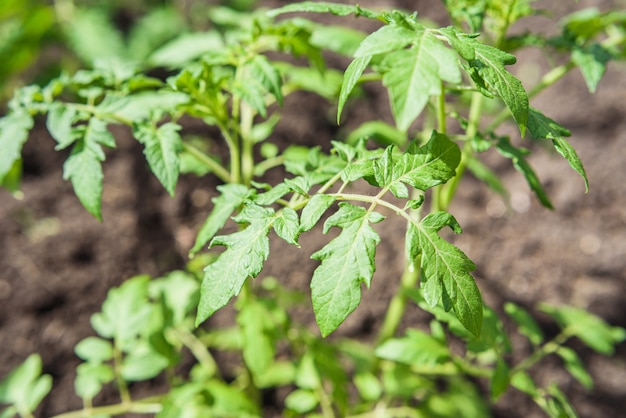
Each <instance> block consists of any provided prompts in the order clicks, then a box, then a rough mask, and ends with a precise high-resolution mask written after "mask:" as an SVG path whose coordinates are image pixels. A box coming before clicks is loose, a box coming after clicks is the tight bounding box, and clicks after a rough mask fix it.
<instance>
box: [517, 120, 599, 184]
mask: <svg viewBox="0 0 626 418" xmlns="http://www.w3.org/2000/svg"><path fill="white" fill-rule="evenodd" d="M528 130H529V131H530V134H531V135H532V136H533V137H534V138H538V139H539V138H546V139H551V140H552V143H553V144H554V148H555V149H556V150H557V152H558V153H559V154H561V155H562V156H563V158H565V159H566V160H567V162H568V163H569V165H570V166H571V167H572V168H573V169H574V170H575V171H576V172H577V173H578V174H580V176H581V177H582V178H583V180H584V182H585V190H586V191H589V180H588V179H587V173H586V172H585V167H584V166H583V163H582V161H581V160H580V157H578V153H576V150H575V149H574V147H572V146H571V145H570V143H569V142H568V141H566V140H565V138H564V137H568V136H570V135H571V133H570V131H569V130H568V129H566V128H564V127H563V126H561V125H559V124H558V123H556V122H555V121H553V120H552V119H550V118H549V117H547V116H545V115H544V114H543V113H541V112H540V111H539V110H537V109H535V108H531V109H530V113H529V114H528Z"/></svg>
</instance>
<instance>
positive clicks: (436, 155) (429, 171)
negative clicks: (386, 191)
mask: <svg viewBox="0 0 626 418" xmlns="http://www.w3.org/2000/svg"><path fill="white" fill-rule="evenodd" d="M460 161H461V150H460V149H459V146H458V145H457V144H456V143H454V142H452V141H451V140H450V139H448V137H447V136H446V135H443V134H440V133H438V132H436V131H433V133H432V135H431V137H430V140H429V141H428V142H427V143H426V144H425V145H424V146H422V147H419V148H414V149H412V150H410V151H409V152H406V153H404V154H402V156H401V157H400V159H399V160H398V161H392V162H391V164H392V166H393V167H392V168H391V170H392V175H391V178H390V180H391V181H390V183H388V184H385V185H384V187H387V186H388V187H389V188H390V190H391V191H392V192H393V193H394V195H395V196H396V197H404V198H406V197H408V195H405V194H404V193H399V190H401V189H399V188H398V185H399V184H400V183H406V184H409V185H411V186H413V187H415V188H417V189H420V190H427V189H429V188H431V187H434V186H436V185H438V184H442V183H445V182H446V181H448V180H449V179H451V178H452V177H454V176H455V174H456V171H455V169H456V167H457V166H458V165H459V163H460ZM375 171H376V166H375Z"/></svg>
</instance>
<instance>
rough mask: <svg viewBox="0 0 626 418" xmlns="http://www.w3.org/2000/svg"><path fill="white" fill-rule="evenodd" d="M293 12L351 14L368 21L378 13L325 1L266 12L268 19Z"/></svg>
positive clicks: (293, 4) (296, 4)
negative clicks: (365, 18)
mask: <svg viewBox="0 0 626 418" xmlns="http://www.w3.org/2000/svg"><path fill="white" fill-rule="evenodd" d="M293 12H308V13H330V14H333V15H337V16H348V15H351V14H353V15H355V16H356V17H359V16H364V17H367V18H370V19H376V18H378V13H376V12H375V11H373V10H370V9H365V8H363V7H360V6H359V5H356V6H353V5H348V4H338V3H330V2H325V1H319V2H318V1H303V2H301V3H292V4H288V5H287V6H283V7H280V8H278V9H272V10H270V11H269V12H267V14H268V16H270V17H276V16H278V15H281V14H284V13H293Z"/></svg>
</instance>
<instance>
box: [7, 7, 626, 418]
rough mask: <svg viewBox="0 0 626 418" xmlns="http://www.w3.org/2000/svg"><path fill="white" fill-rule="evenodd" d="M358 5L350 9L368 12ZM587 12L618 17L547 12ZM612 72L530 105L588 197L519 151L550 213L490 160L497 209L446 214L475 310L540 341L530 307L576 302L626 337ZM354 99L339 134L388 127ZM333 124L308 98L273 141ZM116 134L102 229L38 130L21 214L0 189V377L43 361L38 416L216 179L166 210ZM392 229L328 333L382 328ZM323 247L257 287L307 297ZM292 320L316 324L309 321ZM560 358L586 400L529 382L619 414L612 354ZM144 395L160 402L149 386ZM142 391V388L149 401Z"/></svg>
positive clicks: (575, 81)
mask: <svg viewBox="0 0 626 418" xmlns="http://www.w3.org/2000/svg"><path fill="white" fill-rule="evenodd" d="M275 3H276V2H274V4H275ZM367 3H368V2H365V1H364V2H361V4H362V5H364V6H365V5H367ZM390 3H393V4H394V6H395V7H413V8H417V9H418V10H420V11H422V15H423V16H427V17H430V16H432V17H433V18H434V19H435V20H437V19H438V18H441V16H442V15H441V13H440V11H438V10H434V11H432V9H429V8H428V7H420V6H421V5H424V6H427V5H428V4H432V2H426V1H418V2H417V7H415V6H414V4H415V2H409V1H397V2H390ZM542 3H546V4H547V5H548V6H550V5H551V2H542ZM565 3H567V6H565ZM589 4H600V5H601V6H605V7H606V6H615V2H608V1H605V2H603V1H595V2H591V1H588V2H584V1H581V2H580V3H579V4H578V5H576V6H574V3H573V2H558V4H557V5H552V9H568V8H573V7H583V6H587V5H589ZM559 11H562V10H559ZM538 24H539V25H541V22H540V23H538ZM543 24H545V22H544V23H543ZM540 55H541V54H536V53H535V52H533V51H528V52H524V53H523V54H522V56H521V57H520V62H524V59H525V58H527V59H530V60H531V61H530V62H533V63H534V64H533V65H535V64H536V65H539V66H542V65H544V64H545V60H544V59H543V58H541V57H540ZM526 62H528V61H526ZM517 67H519V68H516V71H517V73H518V74H519V76H520V78H522V80H523V81H524V83H525V84H526V85H527V86H528V85H532V83H533V82H534V81H535V80H534V79H533V75H532V72H533V71H532V70H533V67H531V66H527V67H524V66H519V65H518V66H517ZM624 70H626V68H624V66H623V65H617V64H612V65H611V66H610V67H609V71H608V74H607V76H606V78H605V79H604V80H603V81H602V82H601V84H600V86H599V88H598V92H597V93H596V94H595V95H593V96H592V95H590V94H589V93H588V92H587V91H586V89H585V86H584V82H583V80H582V77H581V76H580V74H578V73H576V72H572V73H571V74H569V75H568V76H567V77H566V78H565V79H563V80H562V81H560V82H559V83H558V85H557V86H556V87H555V88H554V89H552V90H550V91H549V92H548V93H546V94H543V95H541V96H539V97H537V98H535V99H534V100H533V102H532V104H533V106H535V107H537V108H539V109H542V110H543V111H544V112H545V113H546V114H548V115H549V116H550V117H552V118H553V119H555V120H557V121H558V122H559V123H561V124H563V125H564V126H566V127H568V128H570V129H571V130H572V132H573V137H572V139H571V142H572V144H573V145H574V146H575V148H576V149H577V150H578V152H579V155H580V157H581V158H582V160H583V161H584V163H585V166H586V169H587V173H588V176H589V180H590V185H591V190H590V192H589V193H588V194H585V193H584V186H583V183H582V181H581V180H580V178H579V177H578V176H577V175H576V174H574V173H573V171H571V169H570V168H569V166H568V165H567V163H566V162H564V161H563V160H562V159H561V158H560V157H559V156H558V155H555V154H554V153H551V152H548V151H546V150H541V149H539V148H540V146H539V145H533V144H529V146H532V147H533V148H537V151H539V152H538V153H537V155H535V156H533V157H532V158H531V163H532V164H533V166H534V167H535V169H536V171H537V172H538V173H539V175H540V178H541V180H542V182H543V184H544V185H545V187H546V189H547V191H548V192H549V195H550V196H551V198H552V199H553V203H554V205H555V208H556V209H555V210H554V211H549V210H547V209H544V208H542V207H540V206H539V205H538V203H537V202H536V200H535V198H534V197H533V196H532V195H531V193H530V192H529V190H528V187H527V185H526V184H525V182H524V180H523V178H522V177H521V175H520V174H519V173H517V172H516V171H515V170H514V169H513V168H512V167H511V165H510V163H509V162H507V161H504V160H503V159H502V158H501V157H500V156H498V155H495V154H494V153H487V154H486V155H485V161H486V162H488V163H489V164H490V166H491V167H492V168H494V169H495V170H496V171H497V172H498V174H500V175H501V176H502V177H503V178H504V181H505V183H506V185H507V186H508V187H509V190H510V192H511V196H512V203H513V204H512V207H511V208H509V209H506V207H505V206H504V204H503V202H502V200H501V198H500V197H499V196H497V195H495V194H493V193H492V192H490V191H488V190H487V189H486V187H485V186H483V185H482V184H480V183H479V182H478V181H477V180H475V179H474V178H472V177H467V178H465V179H464V180H463V182H462V184H461V187H460V191H459V196H458V198H457V200H456V201H455V203H454V205H453V206H452V208H451V212H452V213H453V214H454V215H455V216H456V217H457V219H458V220H459V222H460V223H461V225H462V226H463V228H464V233H463V234H462V235H460V236H458V237H454V238H453V239H454V240H455V243H456V244H457V245H458V246H460V247H461V248H462V249H463V250H464V251H465V252H466V253H467V254H468V255H469V256H470V258H472V260H474V261H475V263H476V264H477V265H478V270H477V272H476V274H475V277H476V280H477V283H478V285H479V287H480V288H481V291H482V292H483V295H484V298H485V299H486V301H487V302H488V303H489V304H490V306H492V307H494V308H495V309H497V310H498V311H501V309H502V305H503V303H504V301H514V302H516V303H518V304H520V305H522V306H524V307H527V308H529V309H531V310H533V312H534V313H535V314H537V318H538V320H539V321H540V323H541V325H542V327H544V331H545V332H546V333H547V334H554V333H555V332H556V331H557V330H556V328H555V327H554V326H553V325H552V324H551V323H550V322H549V321H548V320H547V318H546V317H544V316H542V315H541V314H539V313H538V312H537V311H536V310H534V306H535V304H536V303H537V302H539V301H545V302H550V303H567V304H572V305H575V306H578V307H581V308H585V309H588V310H589V311H591V312H593V313H595V314H598V315H600V316H601V317H603V318H605V319H606V320H607V321H609V322H610V323H612V324H614V325H620V326H626V305H625V304H624V303H623V295H624V292H625V291H626V276H625V272H626V239H624V237H625V236H626V183H624V181H623V179H624V178H626V165H624V164H623V157H624V154H623V144H625V143H626V119H625V118H624V115H625V114H626V103H625V102H624V100H623V98H624V95H625V93H626V78H624V76H623V75H624ZM366 93H367V95H368V96H369V98H370V99H371V100H369V101H368V102H367V104H365V105H363V106H362V107H359V108H353V109H348V113H347V114H346V115H345V117H344V118H345V120H346V121H347V125H348V126H356V125H358V123H360V122H361V121H364V120H366V119H368V118H370V119H373V118H380V117H382V118H385V119H389V111H388V110H387V102H386V98H385V97H384V95H382V94H381V92H380V91H379V90H377V89H375V88H373V89H367V90H366ZM332 113H333V108H332V106H331V105H329V104H327V103H325V102H324V101H322V100H320V99H317V98H315V97H313V96H312V95H310V94H305V93H302V94H296V95H294V96H292V97H290V98H289V99H288V101H287V103H286V106H285V110H284V112H283V114H284V117H283V120H282V122H281V124H280V125H279V128H278V130H277V132H276V141H277V143H279V144H290V143H294V142H297V143H302V144H308V145H316V144H321V145H323V146H325V147H327V144H328V142H329V140H330V139H333V138H335V137H336V136H337V135H339V133H338V128H337V127H336V126H334V124H333V123H332V119H333V118H332ZM511 132H514V131H511ZM116 133H117V134H118V135H117V137H118V139H119V142H118V148H117V149H116V150H113V151H111V152H109V153H108V156H107V161H106V164H105V190H104V198H103V213H104V222H103V223H99V222H98V221H96V220H95V219H93V218H92V217H91V216H90V215H89V214H88V213H87V212H86V211H85V210H84V209H83V208H82V207H81V206H80V203H79V202H78V200H77V199H76V197H75V196H74V194H73V192H72V189H71V185H70V184H69V183H67V182H65V181H63V180H62V163H63V160H64V158H65V157H66V155H64V154H63V153H57V152H55V151H54V150H53V147H54V143H53V142H54V141H53V140H52V139H51V138H50V137H49V135H48V134H47V132H46V131H45V128H43V124H39V125H38V127H37V128H36V129H35V131H34V132H33V134H32V135H31V138H30V140H29V142H28V143H27V144H26V146H25V149H24V162H25V175H24V181H23V192H24V198H23V200H16V199H14V198H12V197H11V196H10V195H9V194H8V193H7V192H6V191H0V347H2V349H1V350H0V376H4V375H6V373H7V372H8V371H9V370H11V369H12V368H13V367H15V366H16V365H17V364H19V363H20V362H21V361H23V360H24V359H25V358H26V357H27V356H28V355H29V354H30V353H33V352H38V353H40V354H41V355H42V357H43V361H44V371H45V372H46V373H49V374H51V375H52V376H53V378H54V382H55V386H54V390H53V392H52V394H51V395H50V396H49V397H48V398H47V399H46V400H45V401H44V403H43V406H42V408H41V409H40V415H39V416H42V417H44V416H51V415H53V414H56V413H60V412H64V411H68V410H73V409H76V408H80V407H81V404H80V400H79V399H78V398H77V397H76V396H75V395H74V392H73V379H74V369H75V366H76V365H77V364H78V359H77V358H76V356H75V355H74V354H73V347H74V345H75V344H76V343H77V342H78V341H79V340H81V339H82V338H84V337H86V336H89V335H93V330H92V329H91V327H90V324H89V318H90V316H91V314H92V313H94V312H96V311H98V310H99V307H100V304H101V303H102V301H103V300H104V298H105V296H106V292H107V290H108V289H109V288H110V287H112V286H116V285H119V284H120V283H122V282H123V281H124V280H125V279H126V278H128V277H130V276H132V275H135V274H139V273H149V274H152V275H155V276H158V275H160V274H163V273H165V272H167V271H170V270H172V269H175V268H180V267H182V266H183V265H184V262H185V257H186V253H187V250H188V249H189V248H190V246H191V244H192V241H193V239H194V237H195V235H194V234H195V232H196V231H197V230H198V228H199V225H200V224H201V223H202V222H203V220H204V217H205V216H206V215H207V213H208V211H209V208H210V198H211V197H213V195H214V186H215V185H216V182H215V180H214V179H197V178H193V177H184V178H183V179H182V180H181V182H180V184H179V186H178V188H177V191H176V197H175V198H170V197H169V196H167V194H166V193H165V192H164V190H163V189H162V187H161V186H160V185H159V184H158V182H157V181H156V180H155V179H154V177H153V176H152V175H151V174H150V173H149V171H148V169H147V167H146V164H145V160H144V158H143V155H142V154H141V148H140V146H139V145H137V144H136V142H134V141H133V140H132V138H130V135H129V133H128V132H127V131H125V130H122V129H120V130H119V131H117V132H116ZM400 228H401V225H396V224H394V223H393V222H389V224H387V225H384V224H383V226H382V229H381V230H379V232H380V233H381V236H382V238H383V241H382V244H381V245H380V246H379V249H378V253H377V262H378V270H377V271H378V272H377V274H376V276H375V277H374V281H373V285H372V289H370V290H366V291H364V295H363V303H362V305H361V306H360V307H359V308H358V309H357V310H356V311H355V313H354V314H353V315H352V316H351V317H349V318H348V320H347V321H346V322H345V323H344V324H343V325H342V327H341V328H340V330H339V331H338V332H339V333H340V334H341V335H349V336H351V337H355V338H362V339H364V340H367V339H371V338H372V332H373V331H375V330H376V329H377V328H378V326H379V325H380V318H381V316H382V315H383V313H384V310H385V309H386V306H387V303H388V300H389V297H390V295H391V294H392V292H393V291H394V289H395V287H396V283H397V280H398V276H399V272H400V266H401V265H402V257H401V255H402V248H401V245H402V243H401V242H400V241H401V240H400V239H398V234H399V233H400V232H399V231H400ZM326 240H327V237H324V236H322V235H321V234H316V235H315V236H313V237H312V238H310V239H308V240H306V239H305V240H303V244H304V245H303V248H302V249H301V250H299V251H294V250H293V247H292V248H291V249H288V248H287V247H286V246H282V245H281V244H280V243H276V245H274V246H273V248H272V251H273V254H274V257H272V258H270V260H269V262H268V264H267V266H266V269H265V270H264V273H263V274H271V275H274V276H276V277H278V278H279V279H280V280H281V281H283V282H284V283H286V284H287V285H288V286H291V287H298V288H301V289H306V288H307V287H308V280H309V279H310V277H311V272H312V269H313V268H314V267H315V263H313V262H310V261H309V255H310V254H311V252H312V251H314V250H315V249H317V248H320V246H322V245H323V244H324V243H325V242H326ZM273 244H274V243H273ZM282 250H285V252H281V251H282ZM279 252H280V257H277V256H276V254H277V253H279ZM296 266H297V267H296ZM303 311H306V312H307V313H306V315H308V318H309V319H310V320H312V315H311V312H310V308H309V307H305V309H303ZM424 317H425V316H424V315H420V313H419V311H417V310H414V311H413V312H411V315H410V319H407V320H406V323H405V325H419V324H420V321H422V320H423V319H424ZM514 343H515V347H516V350H518V353H520V354H519V355H523V354H524V353H525V352H527V350H528V347H527V346H526V345H525V344H524V342H523V341H522V340H521V339H520V340H518V339H514ZM571 345H572V346H573V347H574V348H576V350H577V351H578V352H579V353H580V354H581V356H582V358H583V360H584V362H585V364H587V365H588V367H589V370H590V372H591V374H592V375H593V377H594V379H595V388H594V389H593V391H591V392H586V391H585V390H584V389H583V388H582V387H581V386H580V385H579V384H578V383H577V382H576V381H574V380H573V379H572V378H571V377H570V376H569V375H567V374H566V373H565V372H564V371H563V369H562V366H561V365H560V364H559V361H558V360H555V361H548V362H547V363H542V365H541V366H540V367H537V368H536V369H535V370H533V373H534V374H535V376H537V379H538V380H539V381H548V380H556V381H558V382H559V383H560V384H561V387H563V388H564V389H565V391H566V393H567V395H568V396H569V397H570V399H571V400H572V402H573V403H574V404H575V406H576V407H577V408H578V411H579V412H580V415H581V416H582V417H589V418H596V417H617V416H620V415H622V414H623V400H624V399H625V398H626V389H624V385H623V380H624V376H626V345H624V344H622V345H620V346H619V347H618V350H617V353H616V355H615V356H614V357H612V358H605V357H602V356H599V355H597V354H595V353H594V352H592V351H591V350H589V349H588V348H586V347H584V346H583V345H582V344H579V343H578V342H573V343H572V344H571ZM151 385H153V386H155V387H157V390H158V387H159V382H158V381H157V382H154V383H152V384H151ZM149 386H150V385H146V386H145V387H142V388H140V390H142V391H143V390H149V389H150V388H149ZM494 414H495V415H496V416H500V417H535V416H542V414H541V412H540V410H539V409H538V408H537V407H536V406H534V405H533V404H532V403H531V402H528V401H527V400H526V398H525V397H524V396H522V395H520V394H518V393H516V392H514V391H512V390H511V391H509V392H508V393H507V394H506V395H505V396H504V397H503V398H502V399H501V400H500V401H499V402H498V403H497V404H496V405H495V407H494Z"/></svg>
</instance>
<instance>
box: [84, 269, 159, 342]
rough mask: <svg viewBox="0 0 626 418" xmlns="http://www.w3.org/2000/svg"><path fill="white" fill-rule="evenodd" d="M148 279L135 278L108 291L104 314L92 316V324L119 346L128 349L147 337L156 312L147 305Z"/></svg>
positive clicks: (145, 277) (147, 277)
mask: <svg viewBox="0 0 626 418" xmlns="http://www.w3.org/2000/svg"><path fill="white" fill-rule="evenodd" d="M149 281H150V277H149V276H136V277H133V278H130V279H128V280H126V281H125V282H124V283H123V284H122V285H121V286H119V287H115V288H113V289H111V290H109V292H108V294H107V298H106V300H105V301H104V303H103V304H102V312H99V313H96V314H94V315H92V317H91V325H92V326H93V327H94V329H95V330H96V331H97V332H98V334H100V335H101V336H102V337H105V338H113V339H114V340H115V343H116V345H117V346H118V347H120V348H122V349H124V350H125V349H127V348H129V347H132V346H133V345H134V344H135V342H136V339H137V338H136V337H137V336H138V335H144V333H146V332H147V331H149V329H148V328H147V327H146V323H147V322H148V318H149V317H150V315H151V314H153V309H152V307H151V305H150V304H148V302H147V300H148V299H147V296H148V282H149Z"/></svg>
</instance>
